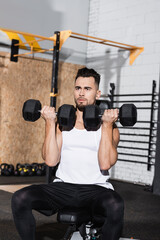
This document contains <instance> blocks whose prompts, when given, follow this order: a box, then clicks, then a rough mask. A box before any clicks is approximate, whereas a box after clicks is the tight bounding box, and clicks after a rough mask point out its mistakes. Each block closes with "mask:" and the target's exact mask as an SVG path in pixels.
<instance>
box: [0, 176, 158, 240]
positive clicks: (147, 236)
mask: <svg viewBox="0 0 160 240" xmlns="http://www.w3.org/2000/svg"><path fill="white" fill-rule="evenodd" d="M37 178H38V177H37ZM20 180H21V181H20ZM32 180H33V179H32ZM39 180H40V178H39ZM41 180H42V181H43V179H41ZM7 181H9V180H7ZM16 181H17V180H16V179H15V182H16ZM29 181H31V180H30V179H29V178H26V181H25V178H23V183H24V184H25V183H26V184H28V183H29ZM35 182H36V183H38V179H35V180H34V183H35ZM40 182H41V181H40ZM19 183H21V184H22V178H21V177H20V178H19ZM112 183H113V185H114V187H115V190H116V191H117V192H118V193H119V194H120V195H121V196H122V197H123V199H124V202H125V216H124V228H123V234H122V237H125V238H134V239H140V240H160V196H157V195H153V193H152V192H149V191H145V188H144V186H139V185H135V184H131V183H125V182H119V181H112ZM12 184H13V181H12ZM11 197H12V194H11V193H8V192H5V191H0V240H20V238H19V237H18V234H17V232H16V229H15V226H14V222H13V219H12V214H11V208H10V201H11ZM34 215H35V218H36V223H37V230H36V240H51V239H53V240H60V239H61V237H62V236H63V234H64V233H65V231H66V228H67V226H66V225H62V224H59V223H57V222H56V215H54V216H51V217H46V216H43V215H42V214H40V213H37V212H34Z"/></svg>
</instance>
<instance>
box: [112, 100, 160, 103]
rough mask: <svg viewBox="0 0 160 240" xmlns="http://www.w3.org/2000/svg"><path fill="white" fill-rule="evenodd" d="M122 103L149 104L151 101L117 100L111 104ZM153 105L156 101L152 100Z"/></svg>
mask: <svg viewBox="0 0 160 240" xmlns="http://www.w3.org/2000/svg"><path fill="white" fill-rule="evenodd" d="M123 102H128V103H151V102H152V100H120V101H119V100H117V101H113V103H123ZM153 102H154V103H158V100H154V101H153Z"/></svg>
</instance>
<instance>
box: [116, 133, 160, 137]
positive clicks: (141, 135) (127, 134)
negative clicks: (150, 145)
mask: <svg viewBox="0 0 160 240" xmlns="http://www.w3.org/2000/svg"><path fill="white" fill-rule="evenodd" d="M120 135H122V136H123V135H124V136H137V137H150V135H149V134H139V133H123V132H120ZM151 137H157V135H156V134H155V135H153V134H152V135H151Z"/></svg>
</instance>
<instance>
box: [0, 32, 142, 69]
mask: <svg viewBox="0 0 160 240" xmlns="http://www.w3.org/2000/svg"><path fill="white" fill-rule="evenodd" d="M0 30H1V31H3V32H5V33H6V34H7V35H8V37H9V38H10V39H16V40H18V41H19V43H16V44H15V45H14V46H19V48H21V49H26V50H27V48H26V45H27V44H28V45H29V46H30V52H28V53H22V54H15V55H14V57H18V56H22V55H28V54H33V53H45V52H49V51H53V48H50V49H42V48H41V47H40V45H39V44H38V43H39V42H41V41H45V40H47V41H52V42H53V43H54V44H53V45H54V46H55V44H56V34H54V35H53V36H51V37H44V36H40V35H35V34H31V33H26V32H21V31H15V30H11V29H4V28H0ZM19 35H22V36H23V37H24V39H25V40H26V42H23V41H22V40H21V38H20V37H19ZM69 37H71V38H74V39H79V40H83V41H89V42H93V43H98V44H103V45H108V46H110V47H117V48H120V49H124V50H127V51H130V56H129V58H130V61H129V63H130V65H132V64H133V62H134V61H135V59H136V58H137V57H138V56H139V55H140V54H141V53H142V52H143V51H144V48H143V47H137V46H133V45H129V44H125V43H120V42H116V41H111V40H108V39H103V38H99V37H94V36H89V35H84V34H80V33H75V32H72V31H70V30H67V31H61V32H60V44H59V50H61V47H62V45H63V44H64V42H65V41H66V40H67V39H68V38H69Z"/></svg>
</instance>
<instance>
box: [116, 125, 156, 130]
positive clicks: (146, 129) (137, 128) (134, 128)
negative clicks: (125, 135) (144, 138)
mask: <svg viewBox="0 0 160 240" xmlns="http://www.w3.org/2000/svg"><path fill="white" fill-rule="evenodd" d="M124 127H125V129H132V130H134V129H140V130H150V128H144V127H143V128H142V127H127V126H124ZM124 127H121V126H118V128H120V129H121V128H122V129H124ZM152 130H157V128H152Z"/></svg>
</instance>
